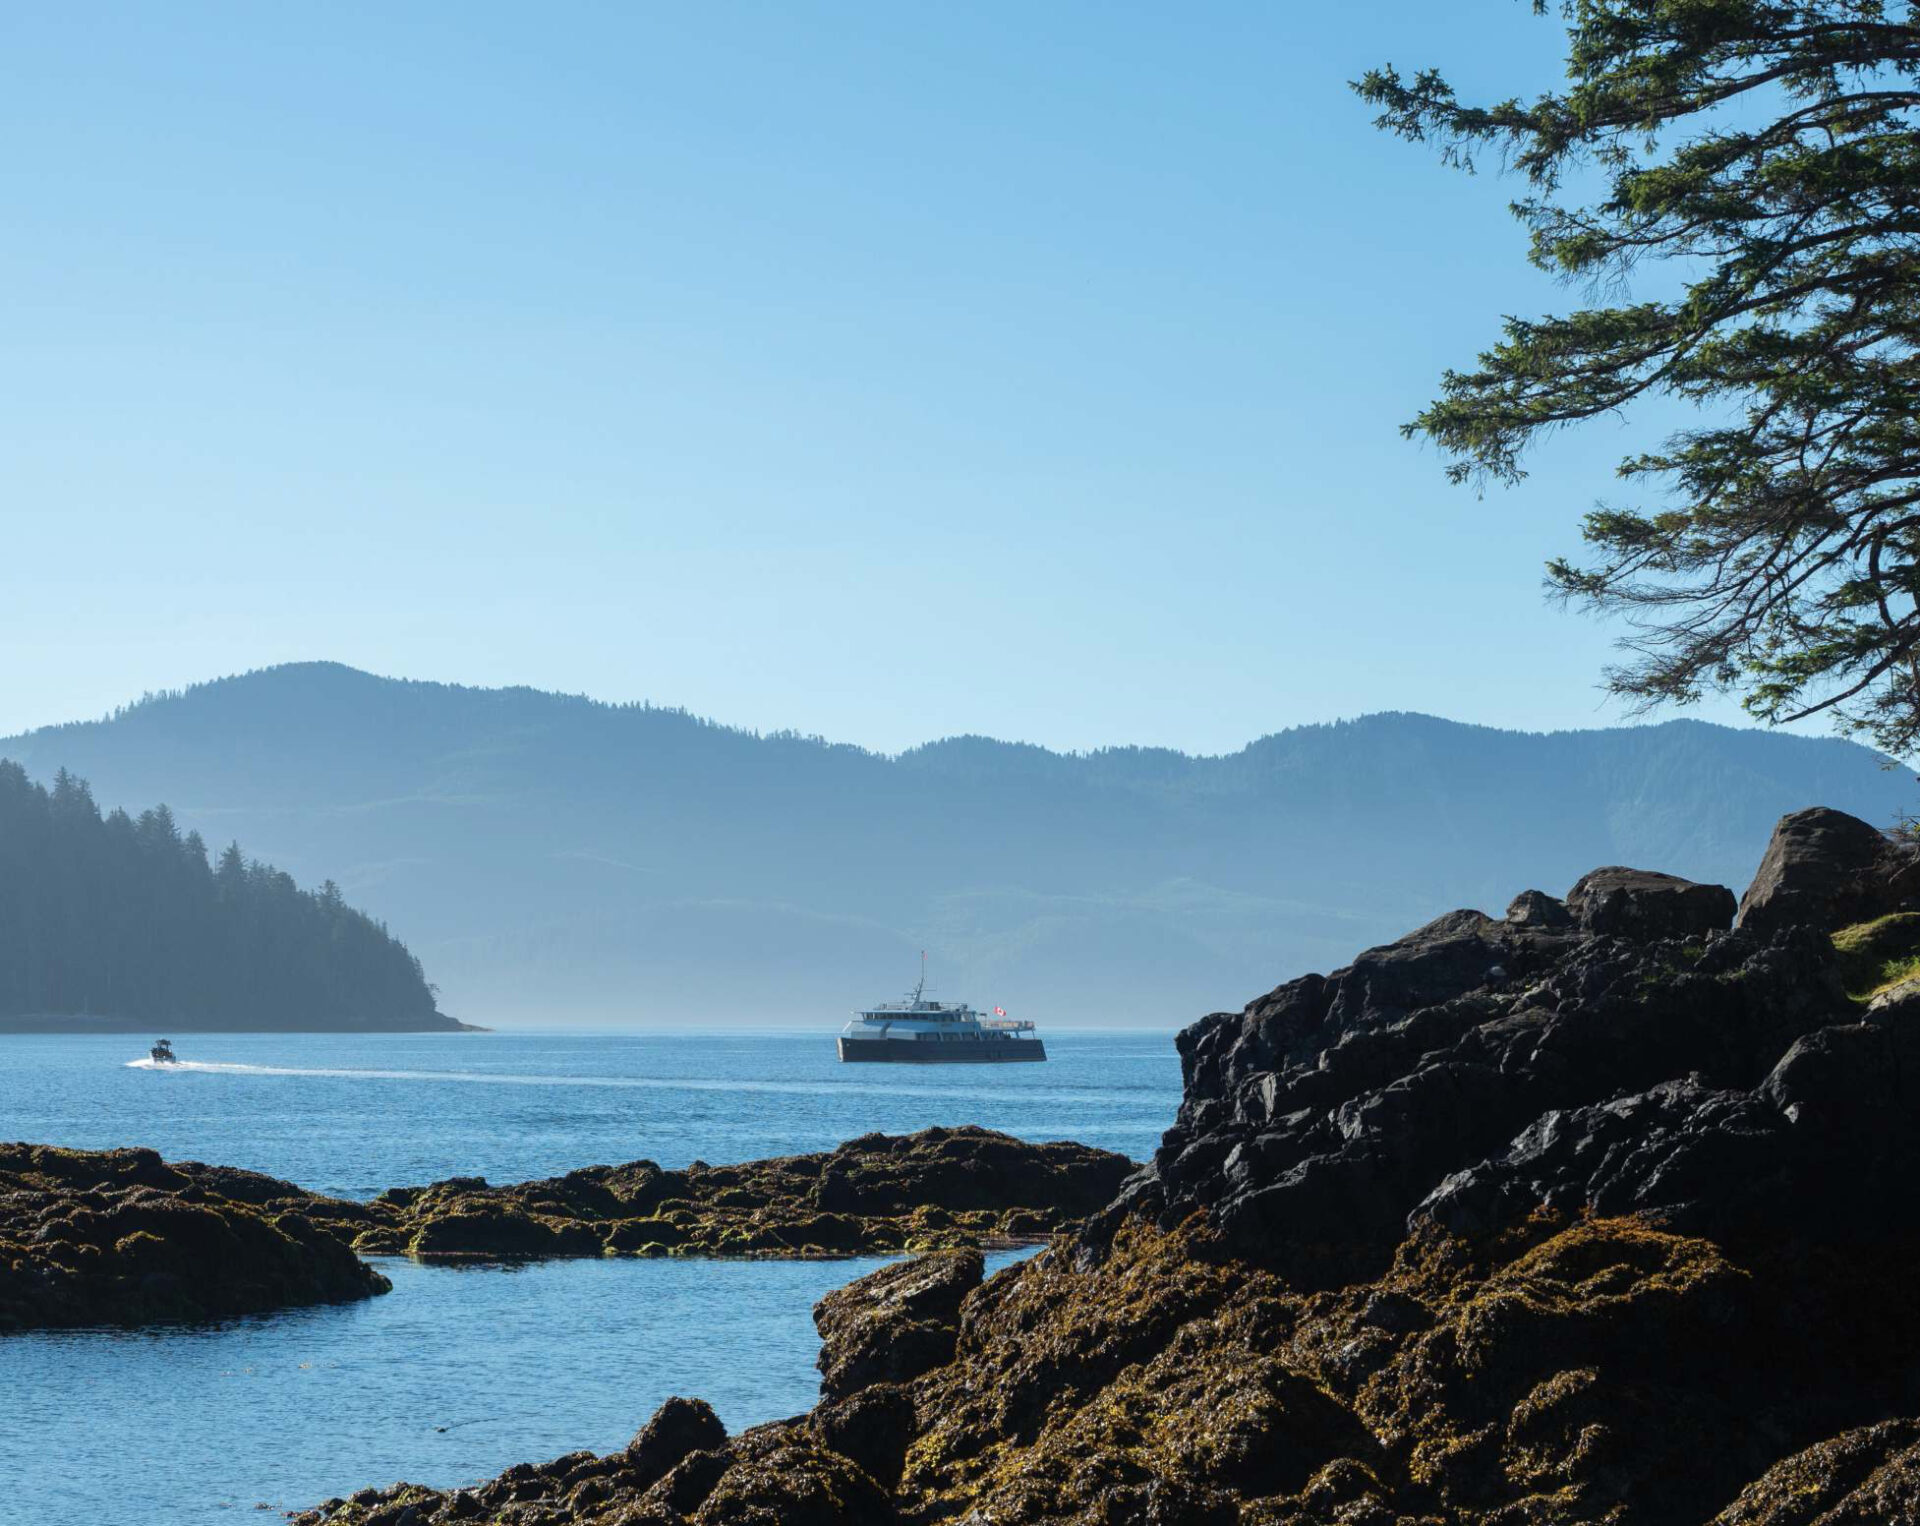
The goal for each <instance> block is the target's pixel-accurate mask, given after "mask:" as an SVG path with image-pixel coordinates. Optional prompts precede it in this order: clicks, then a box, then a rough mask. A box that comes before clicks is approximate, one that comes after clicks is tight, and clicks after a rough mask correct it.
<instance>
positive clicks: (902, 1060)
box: [840, 954, 1047, 1065]
mask: <svg viewBox="0 0 1920 1526" xmlns="http://www.w3.org/2000/svg"><path fill="white" fill-rule="evenodd" d="M926 991H927V965H926V956H925V955H924V954H923V955H921V958H920V983H919V984H918V985H917V986H915V987H914V988H913V991H912V993H911V994H910V995H908V996H907V997H906V999H905V1000H904V1001H883V1002H881V1003H880V1004H879V1005H877V1006H872V1007H863V1008H861V1009H860V1010H859V1011H858V1012H856V1013H854V1015H853V1020H852V1021H851V1022H849V1023H848V1024H847V1026H846V1027H845V1028H843V1029H841V1030H840V1059H841V1061H842V1062H843V1063H846V1064H859V1063H863V1062H874V1061H878V1062H879V1063H881V1064H898V1065H1001V1064H1007V1063H1010V1062H1017V1061H1020V1060H1044V1059H1045V1058H1046V1057H1047V1046H1046V1045H1045V1044H1043V1043H1041V1042H1040V1038H1039V1035H1037V1034H1036V1033H1035V1032H1034V1031H1033V1024H1032V1023H1030V1022H1027V1021H1025V1020H1024V1019H1020V1018H1010V1017H1008V1016H1007V1014H1006V1010H1005V1009H1004V1008H1001V1007H995V1008H994V1009H993V1012H992V1014H991V1015H982V1014H981V1013H979V1012H976V1011H974V1009H973V1008H972V1007H969V1006H967V1005H966V1004H965V1003H964V1002H961V1003H958V1004H955V1003H953V1002H940V1001H929V1000H928V999H927V994H926Z"/></svg>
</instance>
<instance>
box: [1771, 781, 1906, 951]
mask: <svg viewBox="0 0 1920 1526" xmlns="http://www.w3.org/2000/svg"><path fill="white" fill-rule="evenodd" d="M1914 867H1915V860H1914V856H1913V854H1912V853H1911V851H1909V850H1908V849H1906V848H1903V847H1902V846H1900V845H1899V844H1897V843H1896V842H1895V841H1894V840H1893V839H1892V838H1890V837H1889V836H1888V835H1887V834H1886V833H1885V832H1882V831H1881V830H1880V829H1879V828H1877V827H1873V826H1870V825H1868V824H1867V823H1866V822H1864V821H1862V820H1861V819H1860V818H1859V817H1857V816H1849V815H1847V813H1846V812H1845V811H1835V810H1829V809H1828V808H1827V807H1825V806H1815V807H1814V808H1813V809H1812V810H1806V811H1795V812H1794V813H1793V814H1792V815H1791V816H1784V817H1782V818H1781V820H1780V824H1779V825H1778V826H1777V827H1775V828H1774V829H1773V837H1772V839H1771V840H1770V841H1769V842H1768V843H1767V851H1766V854H1765V856H1763V857H1762V858H1761V860H1760V868H1759V870H1758V871H1757V872H1756V873H1755V874H1754V877H1753V883H1752V884H1751V885H1749V886H1748V887H1747V893H1746V894H1745V895H1743V896H1742V897H1741V898H1740V919H1739V924H1738V925H1739V926H1740V927H1741V928H1743V929H1745V930H1746V931H1747V932H1751V933H1762V934H1765V933H1770V932H1775V931H1777V930H1778V929H1780V928H1782V927H1794V926H1802V925H1810V926H1816V927H1842V926H1845V925H1847V924H1848V923H1853V922H1868V921H1871V920H1873V919H1874V918H1875V917H1881V916H1885V915H1886V914H1887V913H1888V912H1890V911H1893V910H1895V909H1896V908H1897V907H1898V906H1899V904H1900V901H1901V899H1902V897H1903V895H1911V894H1913V893H1914V892H1915V891H1916V890H1920V884H1915V883H1913V882H1912V880H1913V875H1912V871H1913V869H1914Z"/></svg>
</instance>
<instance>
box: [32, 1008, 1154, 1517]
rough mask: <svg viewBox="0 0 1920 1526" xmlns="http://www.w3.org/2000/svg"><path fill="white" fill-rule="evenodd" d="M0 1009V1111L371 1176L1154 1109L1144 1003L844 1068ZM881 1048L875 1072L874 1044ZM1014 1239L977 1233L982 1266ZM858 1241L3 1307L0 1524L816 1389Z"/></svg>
mask: <svg viewBox="0 0 1920 1526" xmlns="http://www.w3.org/2000/svg"><path fill="white" fill-rule="evenodd" d="M176 1047H177V1048H178V1049H179V1051H180V1053H181V1055H182V1057H183V1058H184V1059H187V1060H188V1061H190V1062H191V1063H190V1065H189V1066H188V1067H187V1068H184V1069H182V1070H181V1071H179V1072H156V1071H151V1070H143V1069H134V1068H129V1067H128V1065H127V1063H126V1062H127V1061H128V1060H130V1059H132V1058H134V1057H136V1056H137V1055H139V1054H140V1053H142V1052H143V1051H144V1048H145V1045H144V1043H143V1042H141V1041H138V1040H134V1039H128V1038H91V1037H90V1038H84V1039H67V1038H53V1037H36V1036H26V1037H6V1038H0V1139H24V1140H30V1141H33V1142H35V1143H45V1144H62V1145H72V1146H82V1147H87V1148H107V1147H111V1146H117V1145H129V1144H144V1145H151V1146H153V1147H154V1148H155V1149H158V1150H159V1151H161V1152H162V1153H163V1154H165V1155H167V1156H169V1157H171V1158H174V1159H197V1160H206V1161H216V1162H219V1163H222V1164H226V1165H236V1166H245V1167H248V1168H250V1169H253V1170H257V1171H265V1172H269V1173H271V1174H272V1175H275V1176H282V1177H286V1178H287V1179H289V1180H291V1181H294V1182H297V1183H299V1184H300V1185H301V1186H303V1187H310V1188H313V1189H315V1190H318V1191H321V1192H329V1193H336V1194H339V1195H342V1196H348V1197H368V1196H371V1195H372V1194H373V1193H375V1192H378V1191H379V1190H381V1189H382V1188H384V1187H389V1186H395V1185H402V1184H407V1183H420V1182H427V1181H432V1180H435V1179H438V1178H441V1177H447V1176H454V1175H482V1176H486V1177H488V1178H490V1179H492V1180H494V1181H497V1182H507V1181H518V1180H524V1179H526V1178H530V1177H540V1176H551V1175H555V1174H557V1173H559V1172H562V1171H567V1170H571V1169H573V1168H574V1167H576V1166H585V1165H594V1164H601V1163H608V1162H618V1161H626V1160H635V1159H640V1158H642V1157H646V1158H651V1159H654V1160H658V1161H660V1162H662V1163H664V1164H667V1165H684V1164H685V1163H687V1162H688V1161H691V1160H695V1159H700V1160H706V1161H709V1162H714V1163H718V1162H721V1161H732V1160H748V1159H752V1158H755V1157H758V1156H764V1155H781V1154H791V1153H793V1152H796V1151H802V1150H818V1149H826V1148H829V1147H831V1146H832V1145H835V1144H838V1143H840V1142H841V1141H843V1140H846V1139H850V1138H852V1137H853V1136H855V1135H857V1134H863V1133H868V1132H871V1131H874V1130H884V1131H886V1132H889V1133H898V1132H905V1131H910V1130H913V1129H918V1128H924V1127H927V1126H928V1125H930V1124H948V1125H954V1124H963V1123H978V1124H983V1125H985V1126H987V1127H991V1128H998V1129H1004V1130H1005V1131H1007V1132H1008V1133H1011V1134H1017V1135H1020V1136H1022V1137H1024V1138H1028V1139H1036V1140H1039V1139H1078V1140H1081V1141H1083V1142H1085V1143H1088V1144H1096V1145H1100V1146H1103V1147H1105V1148H1107V1149H1112V1150H1121V1151H1124V1152H1126V1153H1127V1154H1129V1155H1131V1156H1133V1157H1134V1158H1135V1159H1139V1158H1141V1157H1142V1156H1144V1155H1145V1154H1146V1153H1147V1152H1148V1151H1150V1150H1151V1149H1152V1148H1153V1146H1154V1145H1155V1143H1157V1141H1158V1139H1159V1135H1160V1132H1161V1131H1162V1130H1163V1129H1164V1128H1165V1127H1166V1126H1167V1125H1168V1123H1170V1122H1171V1121H1172V1118H1173V1113H1174V1109H1175V1107H1176V1106H1177V1105H1178V1102H1179V1095H1180V1075H1179V1064H1178V1061H1177V1059H1176V1057H1175V1055H1174V1050H1173V1042H1172V1036H1171V1035H1170V1034H1166V1033H1138V1032H1133V1033H1113V1034H1094V1033H1084V1032H1082V1033H1065V1032H1058V1031H1056V1032H1052V1033H1049V1034H1048V1035H1047V1050H1048V1053H1049V1055H1050V1056H1051V1057H1052V1058H1051V1059H1050V1060H1049V1061H1048V1063H1046V1064H1045V1065H1032V1066H1008V1067H1005V1068H999V1067H972V1066H951V1067H929V1068H919V1067H915V1068H911V1069H909V1068H907V1067H899V1068H895V1067H881V1066H859V1067H852V1066H842V1065H840V1064H839V1063H838V1062H837V1061H836V1060H835V1058H834V1053H833V1045H832V1041H831V1036H830V1035H821V1034H817V1033H816V1034H807V1035H799V1034H792V1033H780V1034H745V1033H729V1034H726V1035H724V1036H711V1035H701V1036H667V1035H647V1036H624V1035H622V1036H590V1037H571V1036H569V1037H551V1036H532V1035H525V1034H449V1035H438V1034H435V1035H394V1036H380V1037H372V1038H359V1037H339V1036H335V1035H305V1034H302V1035H267V1034H244V1035H214V1034H204V1035H188V1036H187V1037H185V1038H184V1039H182V1040H181V1041H180V1042H179V1043H178V1044H177V1045H176ZM876 1072H878V1073H876ZM1008 1259H1010V1258H1007V1257H998V1258H995V1264H999V1263H1002V1262H1004V1261H1006V1260H1008ZM879 1264H881V1263H879V1262H877V1261H870V1260H862V1261H837V1262H725V1261H591V1262H551V1263H545V1264H539V1265H532V1266H523V1267H479V1268H463V1269H451V1268H447V1267H427V1266H416V1265H414V1264H412V1263H410V1262H407V1261H404V1260H397V1261H396V1260H383V1261H382V1262H381V1263H380V1265H381V1267H382V1269H383V1270H384V1271H385V1272H386V1273H387V1275H388V1276H389V1277H391V1278H392V1279H393V1284H394V1290H393V1292H392V1293H390V1294H388V1295H387V1296H385V1297H383V1298H376V1299H372V1300H370V1301H367V1302H364V1303H360V1304H354V1305H347V1306H343V1307H338V1308H332V1307H329V1308H321V1309H302V1310H293V1311H289V1312H286V1313H282V1314H275V1315H267V1316H263V1317H260V1318H254V1319H246V1320H236V1321H231V1322H228V1323H225V1324H220V1325H212V1326H193V1327H168V1328H165V1329H159V1330H146V1331H139V1332H133V1333H126V1332H110V1331H82V1332H70V1333H61V1334H36V1335H16V1336H6V1337H0V1526H13V1521H14V1519H15V1517H14V1515H12V1514H10V1513H9V1512H12V1511H23V1512H25V1513H23V1514H21V1515H20V1516H19V1519H20V1520H22V1521H23V1522H25V1521H32V1522H35V1523H39V1526H67V1523H70V1522H71V1523H74V1526H79V1523H82V1522H85V1523H89V1526H92V1523H96V1522H109V1521H111V1522H120V1521H126V1522H130V1523H131V1522H138V1523H141V1526H199V1523H203V1522H210V1521H232V1520H234V1519H236V1518H237V1517H241V1516H244V1518H247V1519H256V1520H257V1519H263V1518H264V1519H271V1518H272V1517H271V1516H268V1515H265V1513H264V1512H260V1513H256V1511H255V1507H256V1506H260V1505H265V1506H269V1507H272V1508H273V1509H275V1510H280V1509H292V1508H297V1507H301V1506H305V1505H309V1504H312V1503H315V1502H317V1501H319V1500H321V1499H324V1498H326V1497H328V1496H330V1495H334V1494H344V1493H350V1492H351V1491H352V1490H354V1489H357V1488H359V1487H361V1486H363V1485H365V1484H369V1483H381V1484H384V1483H390V1482H392V1481H394V1480H395V1479H398V1478H403V1477H404V1478H408V1479H412V1480H414V1481H416V1482H420V1483H429V1484H436V1485H442V1486H444V1485H449V1484H457V1483H465V1482H472V1481H474V1480H477V1479H480V1478H484V1477H487V1476H490V1475H491V1474H493V1473H496V1472H498V1471H499V1470H500V1469H501V1468H504V1467H506V1466H508V1465H509V1464H511V1463H515V1462H521V1461H527V1460H535V1459H540V1458H546V1457H552V1456H557V1455H559V1454H560V1453H562V1452H568V1451H572V1450H575V1449H577V1448H581V1447H590V1448H593V1449H594V1450H596V1451H605V1450H607V1449H608V1448H611V1447H615V1446H619V1445H622V1444H624V1443H625V1442H626V1440H627V1439H628V1438H629V1437H630V1436H631V1435H632V1434H633V1432H634V1431H635V1430H637V1429H638V1428H639V1426H640V1424H641V1423H642V1422H643V1421H644V1420H645V1419H646V1418H647V1416H648V1415H649V1414H651V1413H652V1411H653V1409H654V1408H655V1407H656V1406H657V1405H658V1404H659V1403H660V1401H661V1400H662V1399H664V1398H666V1397H667V1396H668V1395H670V1394H675V1393H683V1394H697V1395H700V1396H702V1397H705V1398H707V1399H709V1400H711V1401H712V1402H713V1404H714V1406H715V1407H716V1408H717V1409H718V1410H719V1412H720V1415H721V1418H722V1419H724V1420H725V1421H726V1423H727V1425H728V1426H729V1427H730V1428H732V1429H738V1428H739V1427H741V1426H746V1425H752V1424H755V1423H757V1422H759V1421H762V1420H769V1419H774V1418H777V1417H780V1416H783V1415H789V1414H794V1413H797V1412H798V1411H800V1410H803V1409H805V1408H807V1407H808V1406H809V1405H810V1404H811V1403H812V1402H813V1400H814V1396H815V1386H816V1380H817V1375H816V1373H815V1372H814V1369H813V1359H814V1355H815V1353H816V1352H817V1350H818V1340H817V1338H816V1336H815V1334H814V1331H813V1326H812V1320H811V1313H812V1306H813V1303H814V1301H815V1300H816V1299H818V1298H819V1297H820V1296H821V1294H823V1293H825V1292H826V1291H828V1290H829V1289H830V1288H833V1287H837V1286H839V1285H840V1284H841V1283H844V1282H846V1281H849V1280H850V1279H852V1278H853V1277H856V1276H859V1275H860V1274H861V1273H863V1272H866V1271H869V1270H871V1269H872V1268H873V1267H875V1266H877V1265H879Z"/></svg>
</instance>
